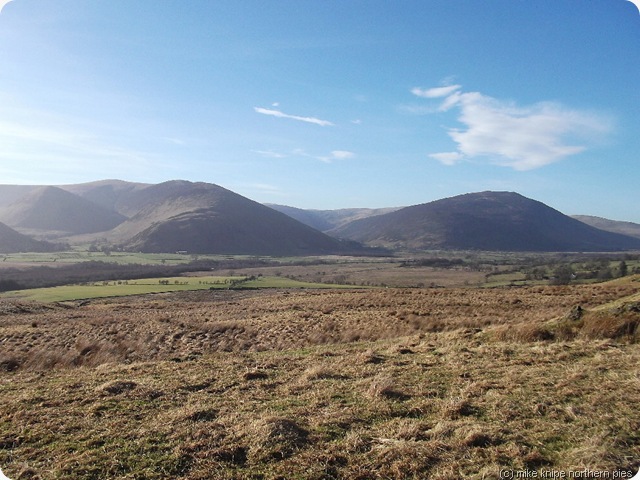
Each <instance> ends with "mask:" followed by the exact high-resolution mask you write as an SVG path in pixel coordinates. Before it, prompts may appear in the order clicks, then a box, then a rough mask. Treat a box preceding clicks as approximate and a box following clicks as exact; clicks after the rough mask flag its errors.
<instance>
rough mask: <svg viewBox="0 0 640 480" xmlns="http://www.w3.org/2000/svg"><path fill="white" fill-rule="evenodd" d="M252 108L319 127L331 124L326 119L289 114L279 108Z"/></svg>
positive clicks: (264, 113) (266, 113) (263, 113)
mask: <svg viewBox="0 0 640 480" xmlns="http://www.w3.org/2000/svg"><path fill="white" fill-rule="evenodd" d="M253 109H254V110H255V111H256V112H258V113H261V114H262V115H271V116H273V117H278V118H289V119H291V120H298V121H299V122H306V123H313V124H315V125H320V126H321V127H328V126H332V125H333V123H332V122H330V121H328V120H321V119H319V118H315V117H302V116H299V115H289V114H288V113H284V112H281V111H280V110H273V109H270V108H262V107H253Z"/></svg>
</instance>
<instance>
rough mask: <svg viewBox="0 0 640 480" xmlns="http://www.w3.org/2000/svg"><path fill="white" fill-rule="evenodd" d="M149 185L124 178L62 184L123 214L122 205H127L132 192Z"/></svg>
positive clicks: (94, 201)
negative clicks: (124, 179) (127, 180)
mask: <svg viewBox="0 0 640 480" xmlns="http://www.w3.org/2000/svg"><path fill="white" fill-rule="evenodd" d="M148 186H150V184H147V183H134V182H126V181H123V180H99V181H96V182H88V183H79V184H74V185H60V188H62V189H63V190H66V191H67V192H70V193H73V194H75V195H78V196H80V197H82V198H85V199H87V200H89V201H91V202H93V203H97V204H98V205H101V206H103V207H105V208H107V209H108V210H112V211H116V212H118V213H120V214H122V212H120V207H121V205H123V204H124V205H126V202H127V199H128V198H129V197H130V196H131V195H132V194H134V193H135V192H137V191H138V190H141V189H143V188H146V187H148Z"/></svg>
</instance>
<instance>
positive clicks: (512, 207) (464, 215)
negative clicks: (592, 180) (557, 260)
mask: <svg viewBox="0 0 640 480" xmlns="http://www.w3.org/2000/svg"><path fill="white" fill-rule="evenodd" d="M330 233H331V234H333V235H337V236H341V237H345V238H349V239H352V240H356V241H360V242H365V243H367V244H369V245H379V246H385V247H394V248H409V249H456V250H489V251H549V252H563V251H616V250H629V249H638V248H640V241H639V240H638V239H636V238H632V237H628V236H626V235H620V234H617V233H612V232H606V231H603V230H599V229H597V228H594V227H591V226H589V225H586V224H585V223H582V222H580V221H578V220H575V219H573V218H571V217H569V216H567V215H564V214H562V213H560V212H559V211H557V210H554V209H553V208H551V207H548V206H547V205H545V204H543V203H541V202H538V201H536V200H531V199H529V198H526V197H524V196H522V195H520V194H518V193H514V192H491V191H487V192H480V193H469V194H464V195H459V196H456V197H451V198H445V199H442V200H437V201H434V202H430V203H425V204H421V205H414V206H411V207H406V208H403V209H400V210H397V211H395V212H391V213H387V214H385V215H379V216H375V217H368V218H364V219H361V220H356V221H354V222H351V223H349V224H347V225H345V226H343V227H340V228H337V229H334V230H332V231H331V232H330Z"/></svg>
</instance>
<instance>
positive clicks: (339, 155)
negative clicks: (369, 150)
mask: <svg viewBox="0 0 640 480" xmlns="http://www.w3.org/2000/svg"><path fill="white" fill-rule="evenodd" d="M355 156H356V154H355V153H353V152H349V151H348V150H333V151H332V152H331V158H333V159H335V160H346V159H348V158H353V157H355Z"/></svg>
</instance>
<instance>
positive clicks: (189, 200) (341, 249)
mask: <svg viewBox="0 0 640 480" xmlns="http://www.w3.org/2000/svg"><path fill="white" fill-rule="evenodd" d="M127 208H128V211H129V212H130V213H134V212H136V213H135V214H134V215H133V217H132V218H131V219H129V220H128V221H126V222H124V223H123V224H122V225H120V226H119V227H117V228H116V229H115V230H114V234H115V235H117V236H118V237H119V238H121V239H124V240H123V241H122V246H123V248H125V249H127V250H134V251H142V252H172V251H178V250H185V251H188V252H191V253H235V254H249V255H304V254H329V253H350V252H353V253H355V252H361V251H362V250H363V248H362V247H361V246H359V245H357V244H355V243H353V242H344V241H340V240H337V239H335V238H332V237H329V236H328V235H325V234H323V233H321V232H319V231H317V230H314V229H313V228H311V227H309V226H307V225H304V224H302V223H300V222H298V221H296V220H294V219H292V218H290V217H288V216H287V215H284V214H282V213H280V212H276V211H275V210H273V209H271V208H268V207H266V206H264V205H261V204H259V203H257V202H254V201H252V200H249V199H248V198H245V197H242V196H241V195H238V194H236V193H234V192H231V191H229V190H227V189H225V188H222V187H220V186H218V185H214V184H209V183H192V182H186V181H171V182H165V183H162V184H159V185H154V186H151V187H148V188H145V189H143V190H140V191H139V192H137V194H136V195H134V196H132V197H131V198H130V203H129V204H128V206H127Z"/></svg>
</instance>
